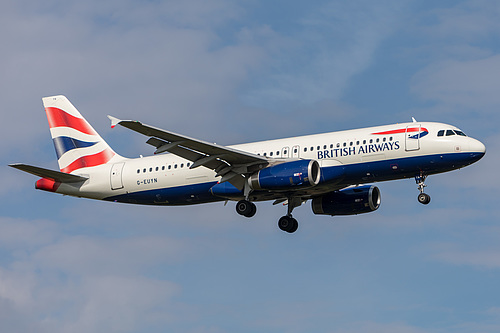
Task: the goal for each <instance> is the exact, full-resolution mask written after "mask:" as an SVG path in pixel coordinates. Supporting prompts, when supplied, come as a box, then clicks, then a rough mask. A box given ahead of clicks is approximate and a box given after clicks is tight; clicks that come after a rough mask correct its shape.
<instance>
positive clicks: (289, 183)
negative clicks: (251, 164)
mask: <svg viewBox="0 0 500 333" xmlns="http://www.w3.org/2000/svg"><path fill="white" fill-rule="evenodd" d="M320 178H321V170H320V166H319V163H318V162H317V161H315V160H299V161H293V162H285V163H281V164H277V165H273V166H270V167H267V168H265V169H262V170H260V171H259V172H257V173H255V174H253V175H251V176H250V177H249V179H248V184H249V185H250V187H251V188H252V189H253V190H291V189H298V188H307V187H312V186H316V185H318V183H319V181H320Z"/></svg>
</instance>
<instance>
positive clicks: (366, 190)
mask: <svg viewBox="0 0 500 333" xmlns="http://www.w3.org/2000/svg"><path fill="white" fill-rule="evenodd" d="M379 206H380V190H379V189H378V187H376V186H374V185H366V186H358V187H354V188H348V189H345V190H340V191H335V192H330V193H327V194H325V195H323V196H321V197H317V198H314V199H313V200H312V210H313V212H314V214H319V215H332V216H333V215H356V214H363V213H369V212H373V211H374V210H377V209H378V207H379Z"/></svg>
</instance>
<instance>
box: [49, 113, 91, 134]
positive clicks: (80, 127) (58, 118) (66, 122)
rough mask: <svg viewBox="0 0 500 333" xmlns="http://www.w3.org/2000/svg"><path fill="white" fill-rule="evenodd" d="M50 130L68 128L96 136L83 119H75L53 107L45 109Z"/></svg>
mask: <svg viewBox="0 0 500 333" xmlns="http://www.w3.org/2000/svg"><path fill="white" fill-rule="evenodd" d="M45 112H46V113H47V119H48V120H49V126H50V128H54V127H70V128H74V129H76V130H77V131H80V132H82V133H85V134H90V135H97V133H96V132H95V131H94V130H93V129H92V127H91V126H90V125H89V123H87V121H86V120H85V119H82V118H77V117H75V116H72V115H70V114H69V113H67V112H65V111H63V110H61V109H58V108H54V107H47V108H45Z"/></svg>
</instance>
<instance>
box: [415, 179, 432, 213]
mask: <svg viewBox="0 0 500 333" xmlns="http://www.w3.org/2000/svg"><path fill="white" fill-rule="evenodd" d="M426 178H427V175H425V174H424V173H423V172H420V174H419V175H417V176H415V182H416V183H417V185H418V190H419V191H420V194H419V195H418V197H417V199H418V202H420V203H421V204H423V205H427V204H428V203H429V202H431V197H430V195H428V194H427V193H424V188H425V187H427V185H425V183H424V182H425V179H426Z"/></svg>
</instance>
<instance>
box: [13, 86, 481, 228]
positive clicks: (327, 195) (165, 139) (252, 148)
mask: <svg viewBox="0 0 500 333" xmlns="http://www.w3.org/2000/svg"><path fill="white" fill-rule="evenodd" d="M42 100H43V105H44V108H45V111H46V114H47V118H48V122H49V127H50V133H51V135H52V140H53V143H54V147H55V150H56V154H57V158H58V164H59V169H60V171H55V170H49V169H45V168H40V167H36V166H32V165H27V164H22V163H16V164H10V166H11V167H14V168H16V169H19V170H22V171H25V172H28V173H30V174H33V175H36V176H38V177H42V178H41V179H39V180H38V181H37V182H36V186H35V187H36V189H39V190H44V191H49V192H55V193H60V194H64V195H70V196H75V197H84V198H91V199H97V200H107V201H111V202H120V203H129V204H141V205H162V206H169V205H194V204H203V203H210V202H217V201H225V202H226V203H227V202H228V201H234V202H236V211H237V213H238V214H239V215H242V216H245V217H252V216H254V215H255V213H256V211H257V208H256V205H255V202H260V201H266V200H274V204H280V203H282V204H283V205H285V206H287V213H286V215H284V216H282V217H281V218H280V219H279V221H278V226H279V228H280V229H281V230H283V231H285V232H288V233H293V232H295V231H296V230H297V228H298V222H297V220H296V219H295V218H293V216H292V211H293V210H294V209H295V208H296V207H298V206H301V205H302V204H303V203H305V202H306V201H308V200H311V202H312V204H311V207H312V211H313V213H314V214H317V215H331V216H336V215H356V214H362V213H368V212H372V211H375V210H377V209H378V208H379V206H380V203H381V194H380V190H379V188H378V187H377V186H375V185H372V184H371V183H376V182H382V181H389V180H397V179H404V178H414V179H415V181H416V184H417V187H418V190H419V194H418V201H419V202H420V203H422V204H428V203H429V202H430V196H429V195H428V194H427V193H425V192H424V188H425V187H426V184H425V180H426V178H427V176H429V175H433V174H438V173H443V172H447V171H451V170H455V169H460V168H463V167H465V166H468V165H470V164H472V163H475V162H477V161H479V160H480V159H481V158H482V157H483V156H484V154H485V152H486V147H485V146H484V144H483V143H481V142H480V141H479V140H476V139H473V138H471V137H468V136H467V135H465V134H464V132H463V131H461V130H460V129H458V128H457V127H455V126H452V125H447V124H443V123H437V122H417V121H416V120H415V119H414V118H412V122H408V123H400V124H391V125H385V126H377V127H369V128H360V129H353V130H346V131H338V132H330V133H324V134H315V135H307V136H297V137H290V138H284V139H277V140H268V141H261V142H254V143H246V144H239V145H233V146H222V145H218V144H215V143H210V142H207V141H202V140H198V139H194V138H191V137H188V136H185V135H181V134H176V133H174V132H171V131H166V130H163V129H160V128H156V127H153V126H150V125H146V124H143V123H141V122H139V121H132V120H120V119H118V118H116V117H113V116H108V118H109V119H110V120H111V127H112V128H114V127H116V126H117V125H120V126H122V127H125V128H128V129H130V130H133V131H136V132H139V133H140V134H143V135H145V136H146V137H149V139H148V140H147V143H148V144H149V145H152V146H153V147H155V148H156V151H155V152H154V155H153V156H147V157H142V156H141V157H140V158H125V157H122V156H120V155H119V154H117V153H116V152H115V151H114V150H113V149H112V148H111V147H110V146H109V145H108V144H107V143H106V141H105V140H104V139H103V138H102V137H101V136H100V135H99V134H98V133H97V132H96V131H95V130H94V128H93V127H92V126H91V125H90V124H89V123H88V122H87V121H86V120H85V118H84V117H83V116H82V115H81V114H80V112H79V111H78V110H77V109H76V108H75V107H74V106H73V104H71V102H70V101H69V100H68V99H67V98H66V97H65V96H62V95H58V96H50V97H45V98H43V99H42Z"/></svg>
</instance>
